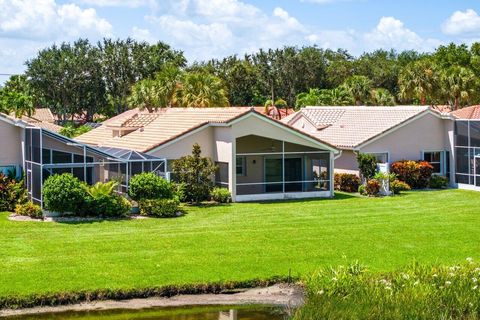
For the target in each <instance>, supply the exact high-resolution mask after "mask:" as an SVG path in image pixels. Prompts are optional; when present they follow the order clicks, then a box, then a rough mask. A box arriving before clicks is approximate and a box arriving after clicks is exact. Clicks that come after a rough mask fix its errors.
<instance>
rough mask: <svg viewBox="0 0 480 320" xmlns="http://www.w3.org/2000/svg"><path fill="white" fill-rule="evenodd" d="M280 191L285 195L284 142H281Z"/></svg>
mask: <svg viewBox="0 0 480 320" xmlns="http://www.w3.org/2000/svg"><path fill="white" fill-rule="evenodd" d="M282 182H283V183H282V191H283V193H285V141H284V140H282Z"/></svg>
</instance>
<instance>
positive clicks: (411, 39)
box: [306, 17, 440, 55]
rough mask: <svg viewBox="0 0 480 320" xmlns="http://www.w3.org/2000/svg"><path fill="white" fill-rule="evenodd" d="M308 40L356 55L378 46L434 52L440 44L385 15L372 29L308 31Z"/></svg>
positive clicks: (379, 47) (387, 48) (381, 47)
mask: <svg viewBox="0 0 480 320" xmlns="http://www.w3.org/2000/svg"><path fill="white" fill-rule="evenodd" d="M306 39H307V40H308V41H309V42H310V44H316V45H318V46H320V47H322V48H331V49H338V48H342V49H347V50H348V51H350V52H351V53H353V54H356V55H358V54H361V53H363V52H365V51H371V50H376V49H385V50H390V49H396V50H399V51H401V50H410V49H414V50H420V51H431V50H433V49H434V48H435V47H436V46H438V45H439V44H440V41H438V40H435V39H424V38H422V37H421V36H419V35H418V34H417V33H415V32H413V31H412V30H410V29H408V28H407V27H405V25H404V23H403V22H402V21H400V20H398V19H396V18H394V17H382V18H381V19H380V20H379V22H378V24H377V25H376V27H375V28H373V29H372V30H371V31H369V32H365V33H360V32H357V31H355V30H328V31H319V32H315V33H312V34H309V35H308V36H307V37H306Z"/></svg>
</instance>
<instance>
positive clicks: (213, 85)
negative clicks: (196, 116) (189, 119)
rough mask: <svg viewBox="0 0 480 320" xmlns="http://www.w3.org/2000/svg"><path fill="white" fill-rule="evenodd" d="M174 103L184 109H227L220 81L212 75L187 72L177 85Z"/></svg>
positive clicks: (225, 95)
mask: <svg viewBox="0 0 480 320" xmlns="http://www.w3.org/2000/svg"><path fill="white" fill-rule="evenodd" d="M174 103H175V105H177V106H179V107H186V108H190V107H193V108H210V107H228V106H229V103H228V97H227V90H226V88H225V85H224V84H223V83H222V81H221V80H220V79H219V78H218V77H215V76H214V75H211V74H207V73H201V72H189V73H186V74H185V75H184V76H183V77H182V80H181V83H180V84H179V85H178V87H177V90H176V91H175V95H174Z"/></svg>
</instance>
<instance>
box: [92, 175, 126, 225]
mask: <svg viewBox="0 0 480 320" xmlns="http://www.w3.org/2000/svg"><path fill="white" fill-rule="evenodd" d="M117 186H118V182H116V181H109V182H105V183H102V182H97V183H96V184H95V185H93V186H91V187H89V188H88V194H89V198H88V200H87V202H88V203H87V206H86V209H85V212H83V214H85V215H94V216H105V217H122V216H126V215H127V214H128V213H129V212H130V210H131V209H132V205H131V203H130V201H128V200H127V199H125V198H124V197H122V196H120V195H117V194H115V192H114V190H115V188H116V187H117Z"/></svg>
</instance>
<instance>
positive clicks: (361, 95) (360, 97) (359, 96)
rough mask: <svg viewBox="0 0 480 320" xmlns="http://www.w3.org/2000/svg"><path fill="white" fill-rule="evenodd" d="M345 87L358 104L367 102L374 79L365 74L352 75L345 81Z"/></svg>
mask: <svg viewBox="0 0 480 320" xmlns="http://www.w3.org/2000/svg"><path fill="white" fill-rule="evenodd" d="M344 86H345V89H346V90H347V91H348V92H350V94H351V95H352V98H353V100H354V101H355V104H356V105H357V106H359V105H361V104H362V103H365V102H366V101H367V100H368V97H369V95H370V90H371V89H372V81H371V80H370V79H369V78H367V77H365V76H351V77H350V78H348V79H347V80H345V83H344Z"/></svg>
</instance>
